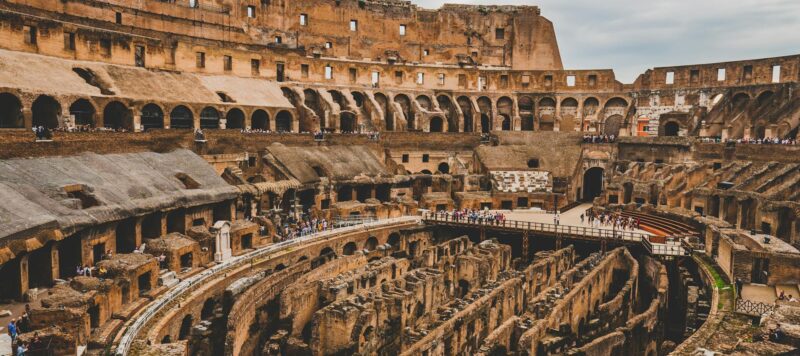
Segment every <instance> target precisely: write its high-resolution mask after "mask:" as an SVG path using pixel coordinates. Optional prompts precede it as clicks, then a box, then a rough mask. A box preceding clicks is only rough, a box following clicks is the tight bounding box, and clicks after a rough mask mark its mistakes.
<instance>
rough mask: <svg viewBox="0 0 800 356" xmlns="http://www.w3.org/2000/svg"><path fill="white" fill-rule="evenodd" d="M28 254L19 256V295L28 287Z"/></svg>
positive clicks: (22, 294) (23, 293)
mask: <svg viewBox="0 0 800 356" xmlns="http://www.w3.org/2000/svg"><path fill="white" fill-rule="evenodd" d="M29 256H30V255H29V254H27V253H26V254H24V255H22V256H20V257H19V295H20V297H22V296H24V295H25V292H27V291H28V289H29V284H28V268H30V266H29V265H28V257H29Z"/></svg>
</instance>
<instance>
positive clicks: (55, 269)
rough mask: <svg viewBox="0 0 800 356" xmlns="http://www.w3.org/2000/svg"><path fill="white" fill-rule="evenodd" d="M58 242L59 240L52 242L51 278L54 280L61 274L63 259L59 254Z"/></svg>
mask: <svg viewBox="0 0 800 356" xmlns="http://www.w3.org/2000/svg"><path fill="white" fill-rule="evenodd" d="M58 244H59V242H58V241H53V242H52V243H50V280H54V279H56V278H58V277H59V276H60V275H61V268H60V263H61V262H60V261H61V260H60V259H59V256H58Z"/></svg>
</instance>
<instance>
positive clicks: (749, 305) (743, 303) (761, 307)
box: [736, 298, 776, 316]
mask: <svg viewBox="0 0 800 356" xmlns="http://www.w3.org/2000/svg"><path fill="white" fill-rule="evenodd" d="M775 308H776V305H775V303H771V304H770V303H762V302H756V301H752V300H747V299H741V298H739V299H736V312H737V313H740V314H747V315H751V316H761V315H764V314H766V313H769V312H772V311H773V310H775Z"/></svg>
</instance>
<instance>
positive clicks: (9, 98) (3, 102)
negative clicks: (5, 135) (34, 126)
mask: <svg viewBox="0 0 800 356" xmlns="http://www.w3.org/2000/svg"><path fill="white" fill-rule="evenodd" d="M23 127H25V118H24V116H23V115H22V102H20V100H19V98H17V96H16V95H14V94H11V93H0V128H3V129H6V128H23Z"/></svg>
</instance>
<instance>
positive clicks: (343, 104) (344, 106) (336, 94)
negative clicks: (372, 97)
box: [328, 90, 350, 110]
mask: <svg viewBox="0 0 800 356" xmlns="http://www.w3.org/2000/svg"><path fill="white" fill-rule="evenodd" d="M328 93H329V94H330V95H331V98H332V99H333V102H334V103H336V104H337V105H339V110H348V109H349V108H350V104H349V103H348V102H347V99H345V97H344V95H343V94H342V92H340V91H338V90H328Z"/></svg>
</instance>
